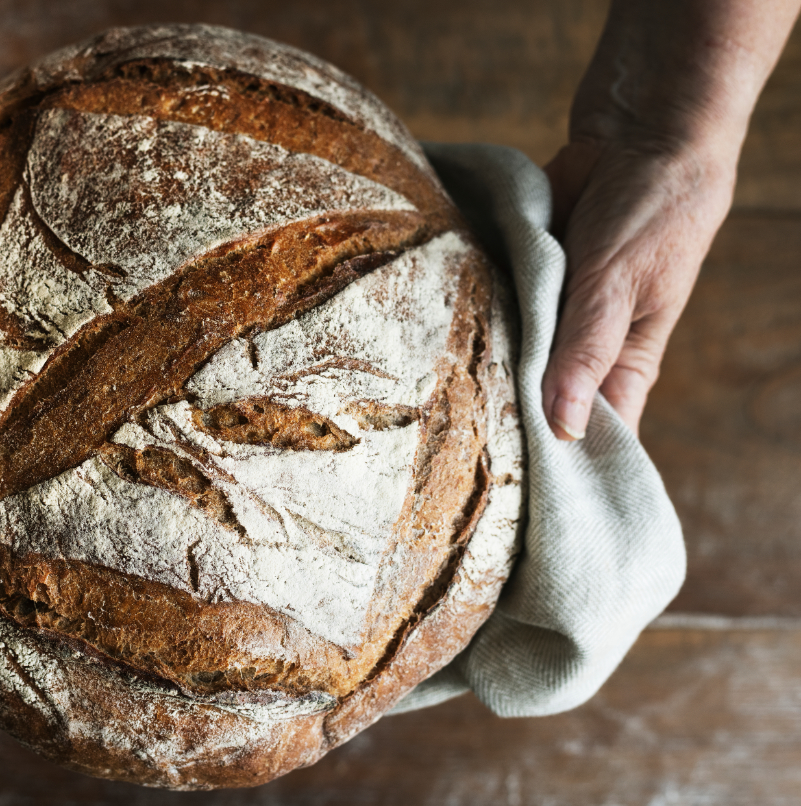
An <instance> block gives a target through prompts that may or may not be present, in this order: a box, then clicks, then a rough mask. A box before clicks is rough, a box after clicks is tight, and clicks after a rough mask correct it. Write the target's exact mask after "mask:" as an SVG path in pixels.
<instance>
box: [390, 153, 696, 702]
mask: <svg viewBox="0 0 801 806" xmlns="http://www.w3.org/2000/svg"><path fill="white" fill-rule="evenodd" d="M424 148H425V151H426V154H427V156H428V158H429V160H430V161H431V163H432V165H433V166H434V168H435V170H436V171H437V173H438V174H439V176H440V179H441V180H442V182H443V184H444V185H445V187H446V189H447V190H448V192H449V193H450V195H451V196H452V198H453V199H454V201H455V202H456V204H457V205H458V206H459V208H460V209H461V210H462V212H463V214H464V215H465V218H466V219H467V220H468V222H469V223H470V225H471V227H472V228H473V230H474V232H475V233H476V235H477V236H478V238H479V240H481V242H482V243H483V245H484V247H485V249H486V251H487V253H488V254H489V256H490V257H491V258H492V260H493V261H494V262H495V263H496V264H497V265H498V266H499V268H501V270H504V271H508V272H510V274H511V275H512V277H513V278H514V283H515V287H516V290H517V296H518V302H519V306H520V314H521V323H522V345H521V347H522V349H521V357H520V364H519V367H518V378H517V380H518V390H519V396H520V407H521V414H522V419H523V425H524V428H525V432H526V440H527V450H528V483H529V497H528V501H529V512H528V525H527V528H526V534H525V541H524V546H523V549H522V551H521V554H520V556H519V558H518V560H517V562H516V565H515V568H514V570H513V572H512V576H511V577H510V579H509V580H508V582H507V583H506V585H505V587H504V590H503V592H502V594H501V598H500V600H499V602H498V606H497V608H496V610H495V611H494V612H493V614H492V615H491V616H490V618H489V619H488V621H487V622H486V623H485V624H484V626H483V627H482V628H481V629H480V630H479V632H478V633H477V634H476V635H475V636H474V638H473V640H472V641H471V643H470V644H469V646H468V647H467V648H466V649H465V650H464V651H463V652H462V653H461V654H460V655H459V656H458V657H457V658H455V659H454V660H453V661H452V663H451V664H450V665H449V666H447V667H446V668H445V669H443V670H441V671H440V672H438V673H437V674H435V675H434V676H432V677H431V678H430V679H429V680H427V681H425V682H424V683H422V684H421V685H420V686H418V687H417V688H416V689H415V690H414V691H412V692H411V693H410V694H409V695H407V696H406V697H405V698H404V699H403V700H402V701H401V702H400V703H399V704H398V705H397V706H396V708H395V709H394V711H393V713H399V712H403V711H407V710H413V709H416V708H422V707H426V706H430V705H434V704H436V703H438V702H442V701H444V700H446V699H449V698H451V697H454V696H457V695H459V694H462V693H464V692H466V691H467V690H472V691H473V692H474V693H475V694H476V696H477V697H478V698H479V699H480V700H481V701H482V702H484V703H485V704H486V705H487V706H488V707H489V708H491V709H492V710H493V711H494V712H495V713H496V714H499V715H500V716H544V715H547V714H554V713H558V712H560V711H565V710H568V709H570V708H574V707H576V706H578V705H580V704H582V703H583V702H585V701H586V700H588V699H589V698H590V697H591V696H592V695H593V694H594V693H595V692H596V691H597V690H598V689H599V688H600V686H601V685H602V684H603V683H604V682H605V681H606V679H607V678H608V677H609V675H610V674H612V672H613V671H614V670H615V668H616V667H617V665H618V664H619V663H620V661H621V660H622V659H623V657H624V655H625V654H626V652H628V650H629V648H630V647H631V645H632V644H633V643H634V641H635V640H636V639H637V637H638V635H639V634H640V632H641V631H642V630H643V629H644V627H645V626H646V625H647V624H648V623H649V622H650V621H652V620H653V619H654V618H655V617H656V616H657V615H658V614H659V613H660V612H662V610H663V609H664V608H665V607H666V606H667V604H668V603H669V602H670V601H671V599H673V597H674V596H675V595H676V593H678V590H679V588H680V587H681V584H682V582H683V580H684V574H685V568H686V556H685V550H684V542H683V539H682V533H681V526H680V524H679V521H678V518H677V516H676V513H675V511H674V509H673V506H672V504H671V502H670V499H669V498H668V496H667V493H666V491H665V488H664V485H663V483H662V480H661V478H660V476H659V473H658V472H657V470H656V468H655V467H654V465H653V463H652V462H651V461H650V459H649V458H648V456H647V454H646V453H645V450H644V448H643V447H642V445H641V444H640V442H639V441H638V440H637V439H636V437H635V436H634V435H633V434H632V433H631V432H630V431H629V430H628V428H627V427H626V426H625V425H624V424H623V422H622V421H621V420H620V418H619V417H618V416H617V414H616V413H615V411H614V410H613V409H612V408H611V406H610V405H609V404H608V403H607V402H606V400H604V398H603V397H602V396H601V395H600V394H598V395H596V398H595V401H594V405H593V409H592V414H591V417H590V422H589V426H588V428H587V435H586V437H585V438H584V439H583V440H581V441H579V442H573V443H566V442H561V441H559V440H557V439H556V438H555V437H554V436H553V434H552V433H551V430H550V428H549V426H548V423H547V421H546V419H545V415H544V413H543V411H542V395H541V384H542V377H543V373H544V371H545V366H546V364H547V361H548V355H549V351H550V347H551V343H552V341H553V335H554V331H555V328H556V318H557V311H558V305H559V296H560V294H561V289H562V284H563V280H564V275H565V255H564V252H563V251H562V248H561V247H560V245H559V244H558V243H557V241H556V240H555V239H554V238H553V237H552V236H551V235H549V234H548V232H547V229H548V226H549V224H550V215H551V194H550V187H549V184H548V180H547V177H546V176H545V174H544V173H543V172H542V171H541V170H540V169H539V168H537V167H536V166H535V165H534V164H533V163H532V162H531V161H530V160H529V159H528V158H527V157H526V156H525V155H524V154H522V153H521V152H519V151H516V150H515V149H511V148H507V147H503V146H493V145H482V144H470V145H446V144H438V143H428V144H424Z"/></svg>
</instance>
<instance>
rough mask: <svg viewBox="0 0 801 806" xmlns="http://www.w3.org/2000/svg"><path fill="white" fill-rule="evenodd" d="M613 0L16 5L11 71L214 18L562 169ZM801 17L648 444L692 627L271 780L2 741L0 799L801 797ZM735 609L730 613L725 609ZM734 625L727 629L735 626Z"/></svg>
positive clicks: (8, 8)
mask: <svg viewBox="0 0 801 806" xmlns="http://www.w3.org/2000/svg"><path fill="white" fill-rule="evenodd" d="M606 6H607V2H606V0H460V1H459V2H457V0H440V2H438V3H432V2H424V0H395V2H393V3H383V2H377V1H376V2H368V1H367V0H294V1H293V2H291V3H287V2H285V0H284V1H283V2H278V1H277V0H228V1H227V2H223V0H0V73H2V72H3V71H5V70H8V69H11V68H13V67H16V66H18V65H21V64H24V63H25V62H27V61H29V60H31V59H33V58H36V57H38V56H40V55H42V54H44V53H46V52H48V51H50V50H52V49H54V48H56V47H59V46H61V45H64V44H67V43H69V42H72V41H75V40H77V39H80V38H82V37H86V36H89V35H91V34H93V33H95V32H97V31H99V30H101V29H103V28H106V27H108V26H111V25H132V24H140V23H146V22H159V21H205V22H212V23H217V24H223V25H229V26H232V27H235V28H242V29H245V30H249V31H252V32H254V33H259V34H263V35H267V36H271V37H273V38H275V39H280V40H283V41H287V42H290V43H292V44H295V45H297V46H299V47H302V48H305V49H308V50H311V51H313V52H315V53H317V54H318V55H320V56H322V57H323V58H327V59H329V60H331V61H333V62H334V63H336V64H338V65H339V66H340V67H342V68H343V69H345V70H346V71H348V72H350V73H352V74H353V75H354V76H355V77H356V78H358V79H359V80H360V81H362V82H363V83H364V84H366V85H367V86H368V87H370V88H371V89H372V90H373V91H374V92H376V94H378V95H379V96H380V97H381V98H383V99H384V100H385V101H386V102H388V103H389V104H390V105H391V106H392V107H393V108H394V109H395V110H396V111H397V112H398V113H399V114H400V116H401V117H402V118H403V119H404V120H405V121H406V122H407V123H408V124H409V125H410V127H411V129H412V131H413V133H414V134H415V135H416V136H418V137H420V138H423V139H431V140H444V141H472V140H485V141H492V142H498V143H505V144H508V145H513V146H516V147H518V148H520V149H522V150H523V151H525V152H526V153H527V154H528V155H529V156H530V157H531V158H532V159H534V160H535V161H537V162H539V163H542V162H544V161H547V159H549V158H550V157H551V156H552V155H553V153H555V151H556V150H557V149H558V148H559V146H560V145H561V144H562V143H563V142H564V138H565V133H566V130H567V118H568V113H569V107H570V100H571V96H572V93H573V90H574V89H575V87H576V85H577V84H578V81H579V80H580V77H581V74H582V72H583V70H584V68H585V66H586V63H587V62H588V60H589V58H590V56H591V55H592V51H593V48H594V46H595V42H596V41H597V37H598V35H599V33H600V30H601V27H602V25H603V21H604V18H605V13H606ZM799 264H801V29H799V28H798V27H797V28H796V31H795V32H794V34H793V35H792V37H791V39H790V42H789V44H788V47H787V49H786V51H785V53H784V55H783V57H782V59H781V61H780V63H779V65H778V68H777V70H776V72H775V73H774V75H773V76H772V78H771V79H770V81H769V82H768V85H767V87H766V89H765V92H764V94H763V96H762V98H761V100H760V102H759V104H758V106H757V109H756V111H755V113H754V116H753V119H752V124H751V130H750V133H749V136H748V138H747V140H746V143H745V147H744V150H743V158H742V162H741V166H740V178H739V182H738V187H737V192H736V195H735V208H734V212H733V213H732V215H731V216H730V217H729V219H728V221H727V222H726V224H725V225H724V227H723V229H722V231H721V233H720V235H719V237H718V238H717V240H716V242H715V244H714V246H713V249H712V252H711V254H710V257H709V259H708V260H707V262H706V264H705V266H704V269H703V271H702V274H701V277H700V280H699V283H698V287H697V289H696V292H695V294H694V296H693V298H692V299H691V301H690V304H689V306H688V309H687V311H686V313H685V315H684V317H683V319H682V321H681V322H680V324H679V327H678V329H677V331H676V333H675V335H674V337H673V340H672V342H671V344H670V347H669V349H668V353H667V356H666V359H665V363H664V367H663V373H662V377H661V378H660V381H659V382H658V384H657V386H656V388H655V390H654V392H653V394H652V396H651V400H650V402H649V405H648V408H647V410H646V417H645V420H644V423H643V433H642V436H643V441H644V443H645V445H646V447H647V448H648V450H649V452H650V453H651V455H652V456H653V458H654V460H655V462H656V464H657V466H658V467H659V469H660V470H661V471H662V473H663V475H664V478H665V481H666V484H667V487H668V490H669V492H670V493H671V495H672V497H673V499H674V501H675V503H676V506H677V509H678V511H679V514H680V517H681V519H682V522H683V524H684V528H685V533H686V538H687V544H688V553H689V561H690V562H689V571H688V580H687V584H686V585H685V587H684V589H683V590H682V592H681V593H680V595H679V597H678V598H677V600H676V601H675V602H674V604H673V606H672V609H673V611H674V612H675V613H679V612H690V613H696V614H699V613H700V614H709V615H710V616H711V618H710V619H708V620H707V621H704V620H703V619H701V620H699V619H698V618H696V617H690V618H689V619H687V620H686V623H684V622H681V619H680V618H678V617H677V616H674V619H676V618H678V621H674V622H672V623H676V624H678V623H684V626H683V628H677V629H670V630H666V629H662V630H650V631H648V632H646V633H645V634H644V635H643V637H642V638H641V639H640V641H639V643H638V644H637V645H636V646H635V648H634V650H633V651H632V653H631V654H630V655H629V657H628V658H627V659H626V660H625V661H624V663H623V666H622V667H621V669H620V670H619V671H618V672H617V673H616V674H615V675H614V676H613V677H612V679H611V680H610V681H609V683H608V684H607V685H606V686H605V687H604V688H603V689H602V691H601V692H600V694H599V695H598V696H597V697H596V698H595V699H593V700H592V701H591V702H590V703H589V704H587V705H585V706H584V707H582V708H580V709H578V710H576V711H574V712H572V713H569V714H564V715H560V716H555V717H548V718H544V719H531V720H500V719H498V718H496V717H494V716H492V715H491V714H490V713H489V712H488V711H486V709H484V708H483V706H481V705H480V704H479V703H478V702H477V701H476V700H475V699H472V698H470V697H465V698H461V699H459V700H456V701H453V702H451V703H448V704H445V705H443V706H440V707H438V708H435V709H431V710H429V711H426V712H421V713H417V714H408V715H404V716H399V717H392V718H387V719H385V720H383V721H382V722H380V723H379V724H378V725H376V726H375V727H374V728H372V729H370V730H369V731H367V732H366V733H364V734H362V735H360V736H359V737H357V738H356V739H355V740H354V741H353V742H351V743H350V744H348V745H346V746H345V747H343V748H341V749H339V750H337V751H335V752H334V753H332V754H331V755H330V756H329V757H327V758H326V759H324V760H323V761H322V762H321V763H319V764H318V765H316V766H315V767H312V768H310V769H307V770H300V771H297V772H295V773H293V774H291V775H290V776H288V777H286V778H284V779H281V780H279V781H277V782H275V783H273V784H270V785H268V786H267V787H264V788H261V789H257V790H245V791H239V792H225V793H209V794H195V795H181V794H171V793H163V792H154V791H149V790H144V789H138V788H136V787H131V786H123V785H117V784H112V783H108V782H102V781H95V780H92V779H89V778H85V777H82V776H79V775H75V774H72V773H69V772H66V771H64V770H60V769H58V768H56V767H54V766H52V765H50V764H48V763H47V762H44V761H42V760H41V759H39V758H38V757H37V756H35V755H34V754H32V753H30V752H29V751H27V750H25V749H23V748H21V747H20V746H19V745H17V744H16V743H15V742H14V741H13V740H11V739H10V738H8V737H7V736H3V735H1V734H0V806H12V805H13V806H21V805H22V804H25V806H27V805H28V804H98V805H99V804H116V803H131V804H153V806H160V804H173V803H174V804H183V803H186V804H190V803H191V804H198V806H200V804H209V806H211V805H212V804H222V803H225V804H232V806H237V805H238V804H274V805H275V806H284V805H286V806H290V804H291V805H292V806H295V805H297V806H301V805H302V806H307V805H308V806H327V804H354V806H355V805H356V804H365V805H367V806H373V804H375V805H376V806H378V805H379V804H380V805H381V806H394V804H404V805H405V804H437V805H439V804H449V805H452V806H472V805H473V804H476V806H478V804H481V805H482V806H483V804H508V806H520V805H521V804H537V805H538V806H585V804H586V806H629V804H631V806H641V804H648V806H673V804H676V805H680V806H684V804H688V805H689V806H696V805H697V806H724V804H725V806H739V805H740V804H742V805H743V806H745V805H746V804H748V806H751V805H752V804H759V805H760V806H763V804H764V805H765V806H794V805H795V804H797V803H801V772H799V771H800V770H801V727H800V726H801V720H800V719H799V717H800V716H801V622H799V621H797V620H796V619H797V618H798V617H799V616H801V495H799V494H798V492H797V490H798V488H799V479H801V272H799V268H801V266H799ZM719 617H721V618H719ZM721 627H723V629H721Z"/></svg>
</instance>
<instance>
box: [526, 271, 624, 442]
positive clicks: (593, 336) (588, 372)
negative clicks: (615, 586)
mask: <svg viewBox="0 0 801 806" xmlns="http://www.w3.org/2000/svg"><path fill="white" fill-rule="evenodd" d="M605 280H606V278H605V276H598V277H595V278H590V281H588V282H585V283H584V284H583V286H581V287H579V288H575V289H573V290H572V293H569V295H568V297H567V300H566V303H565V307H564V311H563V312H562V318H561V321H560V323H559V329H558V331H557V334H556V340H555V343H554V351H553V353H552V355H551V359H550V361H549V363H548V367H547V369H546V371H545V377H544V378H543V386H542V391H543V407H544V410H545V416H546V418H547V419H548V422H549V423H550V425H551V428H552V429H553V432H554V434H556V436H557V437H559V438H560V439H567V440H574V439H581V438H582V437H583V436H584V433H585V431H586V429H587V421H588V420H589V417H590V409H591V407H592V399H593V397H594V395H595V391H596V390H597V389H598V387H599V386H600V385H601V384H602V383H603V381H604V378H606V376H607V375H608V374H609V371H610V370H611V369H612V367H613V366H614V364H615V362H616V360H617V357H618V356H619V355H620V351H621V349H622V347H623V343H624V341H625V339H626V334H627V332H628V329H629V322H631V311H632V308H631V304H630V302H629V300H628V298H627V294H626V293H625V289H623V288H615V287H614V285H613V284H612V283H608V282H606V281H605Z"/></svg>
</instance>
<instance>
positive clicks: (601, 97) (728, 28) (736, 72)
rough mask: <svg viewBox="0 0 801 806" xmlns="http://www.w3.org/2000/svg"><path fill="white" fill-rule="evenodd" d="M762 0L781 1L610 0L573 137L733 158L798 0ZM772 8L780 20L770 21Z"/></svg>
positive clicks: (576, 107) (575, 113) (576, 109)
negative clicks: (791, 8) (645, 1)
mask: <svg viewBox="0 0 801 806" xmlns="http://www.w3.org/2000/svg"><path fill="white" fill-rule="evenodd" d="M767 5H768V6H774V5H775V6H777V8H775V9H774V8H767V9H766V8H765V5H764V3H763V4H761V5H760V4H757V3H756V2H755V0H727V2H726V3H716V2H715V0H651V2H648V3H642V2H640V0H613V3H612V7H611V10H610V15H609V19H608V21H607V25H606V28H605V30H604V33H603V36H602V37H601V41H600V43H599V46H598V50H597V52H596V53H595V55H594V57H593V60H592V62H591V64H590V67H589V69H588V70H587V73H586V74H585V76H584V79H583V80H582V82H581V85H580V87H579V90H578V92H577V94H576V98H575V101H574V104H573V108H572V110H571V127H570V129H571V130H570V140H571V142H585V143H593V144H596V145H598V146H599V147H605V146H606V145H607V144H610V143H611V144H618V145H622V146H624V147H625V146H626V145H627V144H636V145H637V147H639V148H649V149H652V150H656V151H657V152H662V153H665V152H667V153H674V152H684V151H686V150H687V149H689V150H691V151H694V152H696V153H699V154H702V155H704V157H705V158H713V159H715V160H720V161H729V162H734V163H736V160H737V157H738V154H739V149H740V146H741V145H742V141H743V139H744V137H745V133H746V130H747V127H748V120H749V117H750V114H751V111H752V109H753V106H754V104H755V103H756V99H757V97H758V95H759V92H760V90H761V88H762V85H763V84H764V81H765V79H766V78H767V75H768V74H769V72H770V70H771V68H772V66H773V64H774V62H775V59H776V58H777V57H778V53H779V51H780V49H781V45H782V44H783V41H784V38H785V36H786V32H787V30H789V27H790V24H791V22H792V18H793V16H794V14H793V13H790V12H788V8H790V7H791V6H793V5H795V6H797V5H798V1H797V0H772V1H771V2H770V3H768V4H767ZM779 6H781V8H778V7H779ZM776 12H778V13H776ZM782 12H783V13H782ZM771 14H773V16H777V17H780V18H781V19H779V21H778V22H776V21H773V22H771V21H770V17H771Z"/></svg>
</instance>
